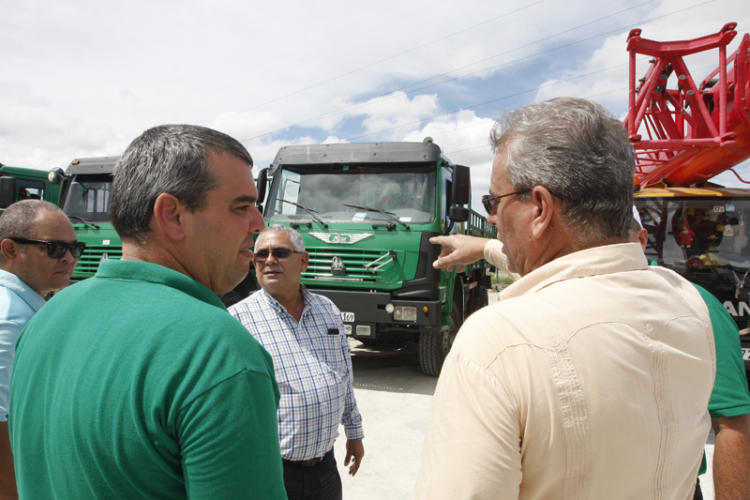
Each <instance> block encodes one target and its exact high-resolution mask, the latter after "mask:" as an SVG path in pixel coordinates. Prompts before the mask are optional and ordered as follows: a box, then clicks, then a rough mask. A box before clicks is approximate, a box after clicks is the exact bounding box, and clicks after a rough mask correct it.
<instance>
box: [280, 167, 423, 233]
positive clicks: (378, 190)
mask: <svg viewBox="0 0 750 500" xmlns="http://www.w3.org/2000/svg"><path fill="white" fill-rule="evenodd" d="M435 170H436V169H435V166H434V165H432V164H430V165H426V166H414V165H413V164H411V165H372V164H368V165H322V166H308V165H305V166H301V167H295V166H283V167H282V168H281V170H280V171H279V172H278V173H277V174H276V175H275V176H274V180H273V184H272V188H271V192H270V193H269V198H268V200H269V202H268V208H267V210H266V216H265V217H266V219H267V220H269V221H276V222H279V221H285V222H290V221H291V222H294V221H301V220H308V219H310V215H309V214H308V213H306V212H305V211H304V210H302V209H301V208H299V206H297V205H302V206H305V207H308V208H310V209H312V210H315V213H316V214H317V215H318V217H320V218H321V219H322V220H324V221H326V222H367V223H372V222H373V221H378V220H379V221H385V220H389V216H388V215H387V214H386V215H384V214H382V213H378V212H375V211H371V210H362V209H359V208H357V207H352V206H347V205H357V206H360V207H374V208H377V209H379V210H383V211H386V212H390V213H391V214H393V215H392V216H390V217H391V218H392V217H395V218H397V219H398V220H399V221H401V222H405V223H414V224H421V223H429V222H431V221H432V220H433V219H434V218H435ZM285 201H286V202H290V203H285ZM295 204H297V205H295Z"/></svg>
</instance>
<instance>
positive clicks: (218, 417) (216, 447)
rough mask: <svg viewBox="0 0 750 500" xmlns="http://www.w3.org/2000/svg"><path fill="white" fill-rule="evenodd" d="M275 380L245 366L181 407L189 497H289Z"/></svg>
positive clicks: (181, 429) (181, 434)
mask: <svg viewBox="0 0 750 500" xmlns="http://www.w3.org/2000/svg"><path fill="white" fill-rule="evenodd" d="M277 404H278V400H277V396H276V389H275V382H274V381H273V379H272V378H271V376H270V375H269V374H267V373H261V372H257V371H251V370H243V371H241V372H239V373H237V374H236V375H234V376H232V377H230V378H228V379H226V380H223V381H222V382H220V383H218V384H216V385H215V386H213V387H212V388H210V389H208V390H207V391H205V392H203V393H202V394H200V395H199V396H198V397H197V398H195V399H194V400H193V401H191V402H189V403H188V404H187V405H186V406H185V407H183V408H182V410H181V411H180V414H179V417H178V423H177V425H178V433H179V442H180V447H181V453H182V456H183V460H182V467H183V474H184V479H185V487H186V489H187V493H188V498H193V499H195V498H198V499H203V498H206V499H207V498H211V499H214V498H233V499H243V498H248V499H250V498H269V499H276V498H280V499H285V498H286V492H285V489H284V482H283V471H282V465H281V453H280V451H279V438H278V424H277V422H276V408H277Z"/></svg>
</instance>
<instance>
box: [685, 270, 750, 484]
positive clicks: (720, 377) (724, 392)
mask: <svg viewBox="0 0 750 500" xmlns="http://www.w3.org/2000/svg"><path fill="white" fill-rule="evenodd" d="M693 284H694V285H695V283H693ZM695 288H697V289H698V292H700V294H701V297H703V301H704V302H705V303H706V306H708V314H709V315H710V316H711V326H712V327H713V329H714V345H715V346H716V378H715V379H714V389H713V391H712V392H711V399H710V400H709V401H708V412H709V413H710V414H711V416H712V417H736V416H738V415H745V414H748V413H750V393H749V392H748V388H747V378H746V377H745V363H744V361H743V360H742V347H741V346H740V335H739V333H738V332H737V324H736V323H735V322H734V320H733V319H732V316H730V315H729V313H728V312H727V310H726V308H725V307H724V305H723V304H722V303H721V302H719V299H717V298H716V297H714V296H713V295H712V294H711V293H710V292H708V291H707V290H705V289H704V288H702V287H700V286H698V285H695ZM704 472H706V457H705V455H704V456H703V462H702V463H701V469H700V474H703V473H704Z"/></svg>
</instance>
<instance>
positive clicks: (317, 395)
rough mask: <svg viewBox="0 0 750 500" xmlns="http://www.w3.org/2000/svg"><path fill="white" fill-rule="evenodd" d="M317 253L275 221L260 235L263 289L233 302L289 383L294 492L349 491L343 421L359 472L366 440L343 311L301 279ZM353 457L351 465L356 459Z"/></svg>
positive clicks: (287, 434) (284, 422) (312, 499)
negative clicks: (336, 451) (344, 481)
mask: <svg viewBox="0 0 750 500" xmlns="http://www.w3.org/2000/svg"><path fill="white" fill-rule="evenodd" d="M308 261H309V255H308V253H307V252H306V251H305V243H304V240H303V239H302V237H301V236H300V235H299V233H298V232H297V231H295V230H294V229H292V228H290V227H287V226H278V225H277V226H270V227H268V228H266V229H265V230H264V231H263V232H261V233H260V236H259V237H258V239H257V241H256V242H255V255H254V257H253V262H254V263H255V272H256V276H257V279H258V283H259V284H260V286H261V289H260V290H258V291H257V292H255V293H254V294H253V295H251V296H250V297H248V298H246V299H244V300H243V301H241V302H239V303H237V304H235V305H234V306H232V307H230V308H229V312H230V313H231V314H232V315H233V316H234V317H236V318H237V319H238V320H239V321H240V322H241V323H242V324H243V325H245V327H246V328H247V329H248V331H249V332H250V333H251V334H252V336H253V337H255V338H256V339H257V340H258V341H259V342H260V343H261V344H262V345H263V347H265V348H266V350H267V351H268V352H269V354H271V357H272V358H273V363H274V370H275V372H276V380H277V381H278V383H279V388H280V391H281V402H280V403H279V412H278V421H279V438H280V440H281V456H282V458H283V463H284V484H285V486H286V492H287V495H288V497H289V499H290V500H298V499H299V500H316V499H318V500H336V499H341V495H342V490H341V478H340V476H339V472H338V469H337V467H336V460H335V458H334V456H333V443H334V441H335V440H336V436H337V435H338V428H339V425H340V424H343V425H344V431H345V433H346V457H345V459H344V465H345V466H349V474H351V475H352V476H353V475H355V474H356V473H357V470H358V469H359V466H360V463H361V462H362V457H363V456H364V453H365V451H364V446H363V445H362V438H363V437H364V436H363V433H362V418H361V416H360V414H359V410H358V409H357V402H356V400H355V399H354V389H353V387H352V382H353V379H352V365H351V359H350V357H349V345H348V341H347V338H346V335H345V333H344V325H343V323H342V321H341V312H340V311H339V310H338V308H337V307H336V306H335V305H334V304H333V302H331V301H330V300H329V299H328V298H326V297H323V296H322V295H317V294H314V293H310V292H309V291H308V290H307V289H306V288H305V287H304V286H302V285H301V282H300V279H301V275H302V273H303V272H304V271H305V269H307V264H308ZM350 462H351V465H349V463H350Z"/></svg>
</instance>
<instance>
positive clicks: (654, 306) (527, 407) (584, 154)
mask: <svg viewBox="0 0 750 500" xmlns="http://www.w3.org/2000/svg"><path fill="white" fill-rule="evenodd" d="M493 144H494V146H495V152H496V155H495V159H494V163H493V171H492V179H491V184H490V193H491V194H490V195H487V196H485V197H483V203H484V204H485V208H486V209H487V210H488V213H489V214H490V216H489V221H490V223H492V224H494V225H496V226H497V228H498V238H499V240H500V241H501V242H502V254H503V258H504V259H505V260H506V262H507V267H508V268H509V270H510V271H512V272H515V273H517V274H519V275H520V279H518V280H517V281H516V282H514V283H513V284H512V285H510V286H509V287H508V288H506V289H505V290H504V291H503V292H502V293H501V296H500V301H499V302H498V303H497V304H494V305H492V306H490V307H487V308H484V309H482V310H481V311H478V312H477V313H475V314H473V315H472V316H471V317H470V318H468V320H467V321H466V322H465V323H464V325H463V326H462V327H461V330H460V331H459V333H458V335H457V337H456V341H455V343H454V345H453V348H452V350H451V352H450V354H449V356H448V358H447V359H446V361H445V364H444V366H443V371H442V373H441V375H440V379H439V381H438V386H437V389H436V392H435V398H434V402H433V408H432V412H431V416H430V422H429V426H428V430H427V436H426V440H425V449H424V454H423V463H422V468H421V470H420V474H419V477H418V480H417V497H418V498H424V499H427V498H429V499H441V498H445V499H449V498H450V499H461V498H476V499H482V498H493V499H497V498H500V499H517V498H522V499H542V498H576V499H579V498H592V499H598V498H610V499H612V498H615V499H617V498H622V499H625V498H665V499H671V498H674V499H684V498H688V497H689V496H690V495H691V494H692V491H693V489H694V487H695V476H696V474H697V471H698V466H699V464H700V451H701V448H702V446H703V443H704V442H705V439H706V436H707V434H708V429H709V417H708V414H707V411H706V406H707V403H708V398H709V395H710V393H711V387H712V383H713V375H714V369H715V362H714V352H713V335H712V331H711V326H710V320H709V317H708V312H707V310H706V307H705V304H704V303H703V301H702V299H701V297H700V295H699V294H698V293H697V291H696V290H695V289H694V288H693V287H692V285H690V283H688V282H687V281H685V280H684V279H682V278H681V277H680V276H678V275H677V274H676V273H673V272H671V271H668V270H664V269H660V268H657V269H651V268H649V267H648V263H647V262H646V259H645V257H644V255H643V252H642V250H641V248H640V245H638V244H637V243H628V242H627V241H628V228H629V224H630V219H631V217H632V215H631V214H632V212H631V210H632V208H631V207H632V179H633V169H634V159H633V153H632V149H631V147H630V144H629V142H628V138H627V135H626V133H625V129H624V128H623V126H622V124H621V123H620V122H619V121H618V120H616V119H615V118H613V117H611V116H609V115H608V114H607V113H606V112H605V111H604V110H603V109H602V108H601V107H600V106H598V105H595V104H592V103H589V102H587V101H583V100H580V99H554V100H552V101H547V102H544V103H539V104H533V105H531V106H527V107H525V108H522V109H520V110H518V111H516V112H513V113H511V114H509V115H506V116H505V117H503V119H502V120H501V124H500V125H499V127H498V128H496V129H495V131H494V132H493ZM467 241H470V242H471V241H474V240H467ZM484 250H485V249H484V248H483V251H484Z"/></svg>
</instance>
